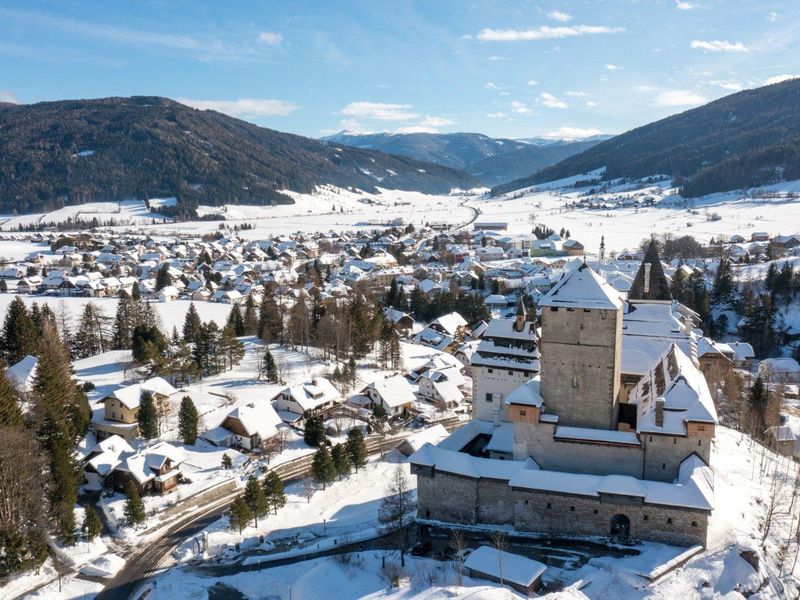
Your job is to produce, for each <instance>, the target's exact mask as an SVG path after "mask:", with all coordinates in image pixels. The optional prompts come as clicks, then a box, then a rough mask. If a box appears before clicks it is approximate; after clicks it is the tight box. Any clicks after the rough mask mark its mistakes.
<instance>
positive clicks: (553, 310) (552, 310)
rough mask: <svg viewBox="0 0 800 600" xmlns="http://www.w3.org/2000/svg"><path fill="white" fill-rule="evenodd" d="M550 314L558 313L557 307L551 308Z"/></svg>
mask: <svg viewBox="0 0 800 600" xmlns="http://www.w3.org/2000/svg"><path fill="white" fill-rule="evenodd" d="M550 312H558V307H557V306H551V307H550Z"/></svg>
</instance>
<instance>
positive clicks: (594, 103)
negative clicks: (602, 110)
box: [586, 100, 597, 108]
mask: <svg viewBox="0 0 800 600" xmlns="http://www.w3.org/2000/svg"><path fill="white" fill-rule="evenodd" d="M586 106H588V107H589V108H591V107H592V106H597V102H593V101H591V100H588V101H587V102H586Z"/></svg>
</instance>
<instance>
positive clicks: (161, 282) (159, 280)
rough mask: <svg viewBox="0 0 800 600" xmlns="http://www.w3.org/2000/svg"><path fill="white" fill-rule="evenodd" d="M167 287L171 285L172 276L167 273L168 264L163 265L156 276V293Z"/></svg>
mask: <svg viewBox="0 0 800 600" xmlns="http://www.w3.org/2000/svg"><path fill="white" fill-rule="evenodd" d="M168 285H172V275H170V273H169V264H167V263H163V264H162V265H161V267H159V269H158V273H157V274H156V291H157V292H160V291H161V290H163V289H164V288H165V287H167V286H168Z"/></svg>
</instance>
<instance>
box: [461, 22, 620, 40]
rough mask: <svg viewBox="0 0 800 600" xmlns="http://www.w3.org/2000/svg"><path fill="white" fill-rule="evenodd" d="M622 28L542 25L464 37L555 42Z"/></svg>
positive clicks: (486, 31) (616, 31)
mask: <svg viewBox="0 0 800 600" xmlns="http://www.w3.org/2000/svg"><path fill="white" fill-rule="evenodd" d="M623 31H625V28H624V27H606V26H604V25H572V26H568V27H566V26H565V27H550V26H549V25H542V26H541V27H536V28H534V29H489V28H487V29H481V31H480V32H478V34H477V35H475V36H472V35H465V36H464V37H465V38H466V39H476V40H479V41H481V42H526V41H534V40H556V39H562V38H568V37H577V36H582V35H596V34H609V33H621V32H623Z"/></svg>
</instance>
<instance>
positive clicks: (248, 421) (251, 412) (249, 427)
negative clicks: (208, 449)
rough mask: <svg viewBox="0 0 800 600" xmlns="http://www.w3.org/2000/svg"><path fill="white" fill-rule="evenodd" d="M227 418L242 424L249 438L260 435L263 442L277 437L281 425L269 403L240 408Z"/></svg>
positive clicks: (246, 405)
mask: <svg viewBox="0 0 800 600" xmlns="http://www.w3.org/2000/svg"><path fill="white" fill-rule="evenodd" d="M225 418H226V419H228V418H230V419H236V420H237V421H239V423H241V425H242V427H243V428H244V431H245V433H246V434H247V435H248V436H252V435H258V436H259V437H260V438H261V439H262V440H266V439H269V438H271V437H272V436H273V435H275V433H276V432H277V429H278V425H280V423H281V418H280V417H279V416H278V413H277V412H275V409H274V408H272V404H270V403H269V402H258V403H250V404H245V405H244V406H238V407H236V408H234V409H233V410H232V411H231V412H229V413H228V414H227V416H226V417H225ZM223 422H224V420H223Z"/></svg>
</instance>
